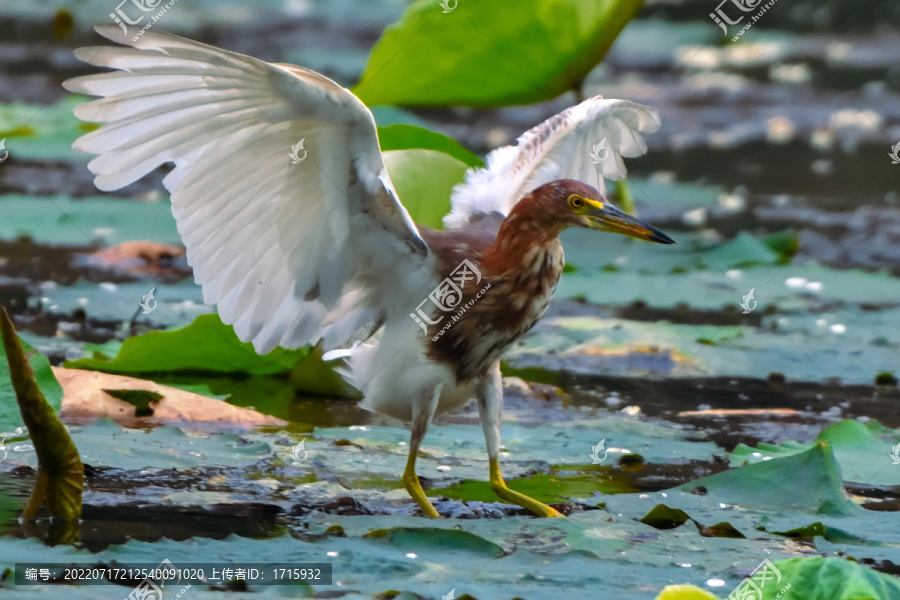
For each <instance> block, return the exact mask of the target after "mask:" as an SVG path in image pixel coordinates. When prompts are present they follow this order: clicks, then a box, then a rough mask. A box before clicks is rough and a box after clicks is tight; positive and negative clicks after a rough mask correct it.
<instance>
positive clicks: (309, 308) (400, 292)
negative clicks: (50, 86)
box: [64, 24, 436, 353]
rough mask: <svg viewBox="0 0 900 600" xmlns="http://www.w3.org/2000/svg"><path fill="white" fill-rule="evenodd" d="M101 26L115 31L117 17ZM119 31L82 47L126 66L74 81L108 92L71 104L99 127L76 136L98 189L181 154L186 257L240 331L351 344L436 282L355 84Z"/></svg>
mask: <svg viewBox="0 0 900 600" xmlns="http://www.w3.org/2000/svg"><path fill="white" fill-rule="evenodd" d="M97 31H98V32H99V33H100V34H101V35H103V36H104V37H106V38H108V39H110V40H113V41H121V38H122V35H121V30H120V29H119V28H118V27H116V26H115V25H112V24H110V25H107V26H100V27H98V28H97ZM124 43H127V44H129V45H131V46H134V48H127V47H94V48H80V49H79V50H77V51H76V55H77V56H78V58H80V59H82V60H84V61H86V62H89V63H91V64H93V65H97V66H102V67H111V68H113V69H117V70H116V71H113V72H107V73H101V74H97V75H88V76H85V77H77V78H74V79H70V80H69V81H67V82H66V83H65V84H64V85H65V87H66V88H67V89H69V90H71V91H73V92H80V93H84V94H89V95H94V96H102V97H103V98H101V99H98V100H94V101H91V102H88V103H85V104H82V105H80V106H78V107H77V108H76V111H75V113H76V115H77V116H78V117H79V118H81V119H84V120H87V121H95V122H101V123H105V124H104V125H103V126H102V127H100V128H99V129H97V130H96V131H93V132H91V133H89V134H87V135H85V136H83V137H81V138H80V139H78V140H77V141H76V142H75V144H74V147H75V148H76V149H78V150H83V151H85V152H89V153H93V154H97V155H98V156H97V157H96V158H94V159H93V160H92V161H91V162H90V164H89V168H90V170H91V171H92V172H93V173H94V174H96V178H95V180H94V181H95V183H96V185H97V187H98V188H100V189H101V190H114V189H118V188H120V187H122V186H125V185H127V184H129V183H132V182H134V181H136V180H137V179H139V178H140V177H142V176H144V175H146V174H147V173H149V172H150V171H152V170H153V169H155V168H157V167H158V166H159V165H161V164H163V163H166V162H174V163H175V169H174V170H173V171H172V172H171V173H169V174H168V175H167V176H166V178H165V180H164V181H163V183H164V185H165V187H166V188H167V189H168V190H169V191H170V192H171V193H172V214H173V215H174V216H175V219H176V221H177V225H178V232H179V233H180V234H181V237H182V238H183V240H184V243H185V247H186V249H187V259H188V263H189V264H190V265H191V266H192V267H193V268H194V277H195V279H196V280H197V282H198V283H199V284H201V285H202V286H203V299H204V301H205V302H207V303H210V304H212V303H215V304H217V305H218V306H217V308H218V312H219V314H220V315H221V317H222V320H223V321H224V322H226V323H231V324H233V325H234V328H235V331H236V332H237V335H238V336H239V337H240V338H241V339H242V340H245V341H248V340H249V341H252V342H253V345H254V346H255V348H256V349H257V351H259V352H261V353H265V352H268V351H269V350H271V349H273V348H274V347H275V346H276V345H281V346H284V347H286V348H292V347H297V346H301V345H304V344H308V343H315V342H316V341H318V340H319V338H324V340H325V346H326V347H334V346H338V345H342V344H345V343H346V342H348V341H350V340H353V339H359V338H362V337H365V336H366V335H367V334H369V333H371V330H372V328H373V326H375V325H377V324H378V323H379V322H380V321H381V319H383V318H384V317H388V318H389V317H390V316H391V315H392V314H395V313H396V314H399V313H401V312H404V311H405V309H406V306H405V304H406V302H407V298H409V297H418V296H419V295H421V293H422V290H423V289H424V290H426V291H427V290H428V289H430V288H431V287H433V285H434V283H436V281H432V280H431V278H432V277H433V275H432V269H431V268H429V265H428V263H427V261H428V260H430V258H429V257H428V256H427V255H428V252H427V248H426V246H425V244H424V242H423V241H422V239H421V238H420V236H419V234H418V231H417V230H416V227H415V225H414V224H413V222H412V220H411V219H410V217H409V214H408V213H407V212H406V210H405V209H404V208H403V206H402V205H401V204H400V203H399V201H398V200H397V195H396V193H395V191H394V188H393V185H392V184H391V181H390V178H389V177H388V174H387V171H386V170H385V167H384V162H383V161H382V157H381V151H380V150H379V147H378V138H377V133H376V129H375V122H374V120H373V118H372V114H371V113H370V112H369V110H368V109H367V108H366V107H365V105H364V104H363V103H362V102H360V101H359V99H357V98H356V97H355V96H354V95H353V94H351V93H350V92H349V91H348V90H346V89H344V88H343V87H341V86H339V85H338V84H336V83H334V82H333V81H331V80H330V79H328V78H326V77H323V76H322V75H319V74H318V73H315V72H313V71H309V70H307V69H303V68H300V67H296V66H292V65H279V64H270V63H266V62H264V61H261V60H257V59H254V58H252V57H249V56H244V55H242V54H237V53H234V52H227V51H225V50H221V49H219V48H215V47H213V46H208V45H205V44H200V43H197V42H193V41H191V40H187V39H185V38H181V37H178V36H175V35H171V34H167V33H160V32H157V31H156V30H148V31H146V32H144V35H143V36H142V37H141V38H139V40H138V41H137V42H131V41H130V40H125V41H124ZM301 140H304V143H303V144H302V147H303V149H300V147H299V146H297V144H298V142H299V141H301ZM293 148H296V149H297V152H296V153H295V154H294V156H293V157H292V156H291V152H292V149H293ZM301 158H302V160H301V161H300V162H299V163H298V162H297V159H301ZM294 163H296V164H294ZM426 293H427V292H426ZM404 316H405V315H404Z"/></svg>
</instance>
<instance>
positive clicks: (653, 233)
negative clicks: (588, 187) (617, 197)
mask: <svg viewBox="0 0 900 600" xmlns="http://www.w3.org/2000/svg"><path fill="white" fill-rule="evenodd" d="M585 215H586V216H587V217H588V219H589V222H590V225H589V226H590V228H591V229H599V230H601V231H609V232H612V233H621V234H623V235H629V236H631V237H635V238H638V239H639V240H646V241H648V242H656V243H658V244H674V243H675V240H673V239H672V238H670V237H669V236H667V235H666V234H665V233H663V232H662V231H660V230H659V229H657V228H656V227H654V226H652V225H650V224H649V223H645V222H644V221H641V220H640V219H638V218H636V217H633V216H631V215H629V214H628V213H627V212H625V211H624V210H620V209H618V208H616V207H615V206H613V205H612V204H607V203H605V202H604V204H603V207H602V208H597V209H594V210H592V211H589V212H587V213H585Z"/></svg>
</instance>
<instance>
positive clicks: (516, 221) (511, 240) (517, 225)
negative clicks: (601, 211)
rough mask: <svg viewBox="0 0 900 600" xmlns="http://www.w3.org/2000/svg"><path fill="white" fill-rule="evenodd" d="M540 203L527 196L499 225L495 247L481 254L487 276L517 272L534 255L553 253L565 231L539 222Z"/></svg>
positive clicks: (542, 220)
mask: <svg viewBox="0 0 900 600" xmlns="http://www.w3.org/2000/svg"><path fill="white" fill-rule="evenodd" d="M538 203H539V200H538V199H537V198H536V197H535V196H534V194H528V195H527V196H525V197H524V198H522V200H520V201H519V202H518V203H517V204H516V205H515V206H514V207H513V209H512V211H510V213H509V215H508V216H507V217H506V218H505V219H504V220H503V223H501V224H500V230H499V231H498V232H497V237H496V238H494V243H493V244H491V246H490V248H488V249H487V250H486V251H485V253H484V259H483V260H482V265H483V266H484V267H485V269H486V270H487V271H489V272H493V273H498V274H499V273H503V272H505V271H508V270H509V269H518V268H520V267H521V266H522V261H523V260H527V259H528V258H532V259H533V258H534V257H535V251H538V252H540V251H541V250H543V251H545V252H546V251H550V250H556V249H557V248H558V247H559V246H560V243H559V240H558V239H557V237H558V236H559V234H560V233H562V232H563V231H564V230H565V229H566V225H564V224H561V223H553V222H549V223H548V222H547V219H542V218H541V216H542V215H541V212H540V210H539V206H538Z"/></svg>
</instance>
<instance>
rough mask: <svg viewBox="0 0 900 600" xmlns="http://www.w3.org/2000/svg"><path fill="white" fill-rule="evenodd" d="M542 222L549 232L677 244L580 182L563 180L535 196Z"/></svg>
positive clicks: (541, 190) (553, 183)
mask: <svg viewBox="0 0 900 600" xmlns="http://www.w3.org/2000/svg"><path fill="white" fill-rule="evenodd" d="M532 197H533V199H534V205H535V208H537V210H538V211H540V212H541V213H543V214H541V215H540V218H541V221H543V222H544V223H545V225H546V226H547V227H548V228H550V229H556V230H559V231H561V230H563V229H567V228H568V227H588V228H590V229H597V230H599V231H609V232H612V233H621V234H624V235H628V236H631V237H635V238H638V239H640V240H647V241H649V242H657V243H660V244H674V243H675V241H674V240H673V239H672V238H670V237H669V236H667V235H666V234H665V233H663V232H662V231H660V230H659V229H657V228H656V227H653V226H652V225H650V224H649V223H645V222H644V221H641V220H640V219H638V218H636V217H633V216H631V215H630V214H628V213H627V212H625V211H623V210H621V209H619V208H616V207H615V206H614V205H613V204H611V203H610V202H609V200H607V199H606V198H605V197H604V196H603V194H602V193H600V191H599V190H597V189H596V188H593V187H591V186H589V185H587V184H584V183H581V182H580V181H574V180H572V179H560V180H558V181H553V182H551V183H548V184H546V185H543V186H541V187H539V188H537V189H536V190H534V191H533V192H532Z"/></svg>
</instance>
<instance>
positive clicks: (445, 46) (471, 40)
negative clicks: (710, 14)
mask: <svg viewBox="0 0 900 600" xmlns="http://www.w3.org/2000/svg"><path fill="white" fill-rule="evenodd" d="M642 4H643V3H642V1H641V0H597V1H595V2H582V1H580V0H521V1H520V2H517V3H516V4H515V6H510V5H509V3H507V2H503V1H502V0H480V1H478V2H467V1H465V0H462V1H458V0H449V1H448V2H446V3H445V5H444V6H446V8H444V10H442V5H441V3H439V2H437V1H435V0H418V1H417V2H414V3H413V4H412V5H410V7H409V8H408V9H407V10H406V12H405V13H404V14H403V16H402V17H401V18H400V21H399V22H397V23H396V24H395V25H393V26H391V27H388V28H387V29H386V30H385V33H384V35H383V36H382V38H381V40H379V42H378V43H377V44H376V46H375V48H374V49H373V50H372V55H371V57H370V59H369V64H368V66H367V67H366V70H365V72H364V73H363V75H362V78H361V79H360V82H359V84H358V85H357V86H356V87H355V88H354V90H353V91H354V92H355V93H356V94H357V95H358V96H359V97H360V98H362V100H363V101H364V102H365V103H366V104H368V105H376V104H394V105H401V106H413V105H419V106H453V105H466V106H503V105H508V104H527V103H531V102H539V101H542V100H549V99H551V98H555V97H556V96H558V95H560V94H562V93H563V92H566V91H568V90H571V89H573V88H575V87H577V86H578V85H579V84H580V82H581V81H582V80H583V79H584V78H585V76H586V75H587V74H588V73H589V72H590V71H591V70H592V69H593V68H594V66H595V65H596V64H597V63H598V62H600V60H602V59H603V57H604V55H605V54H606V52H607V50H609V48H610V46H611V45H612V43H613V41H614V40H615V39H616V37H617V36H618V35H619V32H620V31H621V30H622V28H623V27H624V26H625V24H626V23H627V22H628V21H629V20H630V19H631V17H632V16H633V15H634V14H635V13H636V12H637V11H638V9H640V7H641V5H642ZM411 74H415V75H414V76H411Z"/></svg>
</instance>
